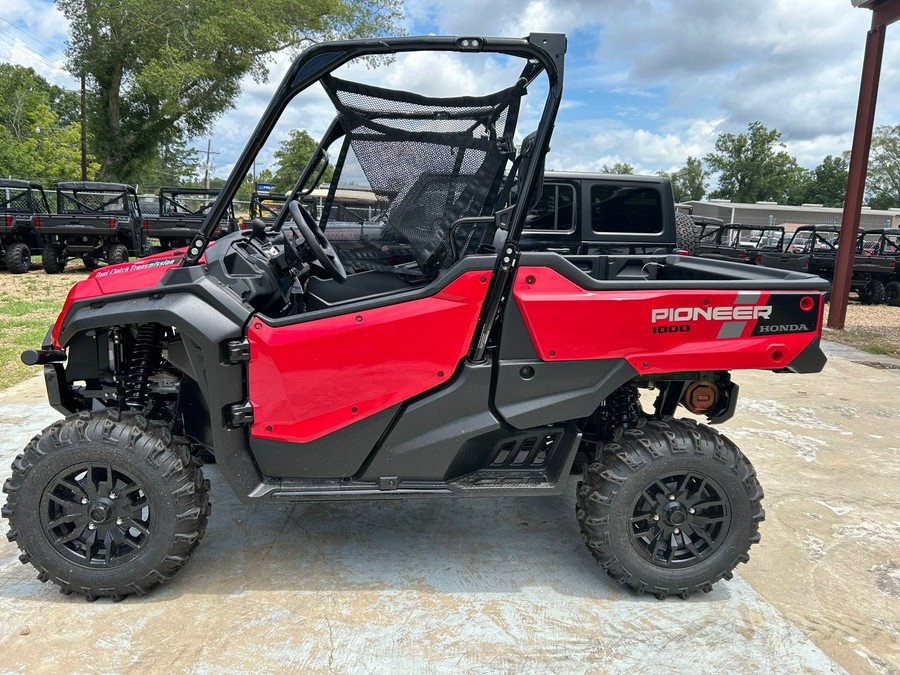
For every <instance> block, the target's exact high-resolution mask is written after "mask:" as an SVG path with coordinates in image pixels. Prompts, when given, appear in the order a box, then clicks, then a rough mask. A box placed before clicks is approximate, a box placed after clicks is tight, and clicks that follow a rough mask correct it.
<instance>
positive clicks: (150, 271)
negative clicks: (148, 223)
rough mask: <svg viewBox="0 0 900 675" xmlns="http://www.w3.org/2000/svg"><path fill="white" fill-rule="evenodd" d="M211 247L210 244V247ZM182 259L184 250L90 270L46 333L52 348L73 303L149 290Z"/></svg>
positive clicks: (58, 345)
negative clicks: (48, 334) (49, 330)
mask: <svg viewBox="0 0 900 675" xmlns="http://www.w3.org/2000/svg"><path fill="white" fill-rule="evenodd" d="M212 245H213V243H212V242H211V243H210V246H212ZM183 255H184V249H178V250H176V251H166V252H165V253H158V254H156V255H152V256H147V257H146V258H140V259H138V260H135V261H134V262H127V263H121V264H120V265H109V266H108V267H101V268H100V269H98V270H94V271H93V272H92V273H91V275H90V276H89V277H88V278H87V279H84V280H83V281H79V282H78V283H76V284H75V285H74V286H72V288H70V289H69V294H68V295H67V296H66V301H65V303H64V304H63V308H62V311H61V312H60V313H59V316H58V317H56V323H54V324H53V330H52V331H51V333H50V336H51V337H52V338H53V344H54V346H55V347H56V348H57V349H61V348H62V346H61V345H60V344H59V330H60V328H61V327H62V321H63V318H65V316H66V314H68V312H69V307H70V306H71V305H72V303H73V302H75V301H76V300H87V299H88V298H93V297H100V296H103V295H111V294H113V293H128V292H129V291H139V290H142V289H145V288H153V287H154V286H156V285H157V284H158V283H159V280H160V279H162V276H163V275H164V274H165V273H166V272H168V271H169V270H170V269H172V268H173V267H175V266H176V265H178V263H180V262H181V258H182V256H183ZM200 262H201V263H202V262H205V258H201V259H200Z"/></svg>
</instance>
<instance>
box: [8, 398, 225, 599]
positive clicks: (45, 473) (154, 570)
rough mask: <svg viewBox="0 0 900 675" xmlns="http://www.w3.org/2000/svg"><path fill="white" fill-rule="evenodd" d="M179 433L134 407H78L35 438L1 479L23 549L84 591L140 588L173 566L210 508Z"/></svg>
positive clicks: (69, 587)
mask: <svg viewBox="0 0 900 675" xmlns="http://www.w3.org/2000/svg"><path fill="white" fill-rule="evenodd" d="M197 464H198V462H195V461H193V460H192V459H191V456H190V451H189V449H188V446H187V444H186V443H185V442H184V440H183V439H179V438H177V437H173V436H172V435H171V434H170V433H169V432H168V430H166V429H165V428H163V427H160V426H156V425H154V424H153V423H151V422H148V421H147V420H146V419H145V418H143V417H140V416H138V415H134V414H119V413H116V412H106V411H103V412H95V413H87V412H84V413H79V414H77V415H73V416H71V417H68V418H66V419H65V420H62V421H60V422H57V423H55V424H53V425H51V426H50V427H48V428H47V429H45V430H44V431H43V432H42V433H41V434H40V435H38V436H36V437H35V438H33V439H32V441H31V442H30V443H29V444H28V446H27V447H26V448H25V452H24V454H22V455H19V456H18V457H17V458H16V460H15V461H14V462H13V466H12V469H13V474H12V477H11V478H9V479H8V480H7V481H6V483H5V484H4V486H3V492H5V493H7V494H8V495H9V496H8V498H7V503H6V505H5V506H4V507H3V510H2V515H3V517H4V518H7V519H9V527H10V529H9V534H8V535H7V537H8V538H9V540H10V541H15V542H16V544H17V545H18V546H19V548H20V549H21V550H22V555H21V556H19V559H20V560H21V561H22V562H23V563H31V564H32V565H33V566H34V567H35V568H36V569H37V570H38V579H39V580H40V581H52V582H54V583H55V584H57V585H58V586H59V587H60V590H61V591H62V592H63V593H65V594H69V593H79V594H82V595H85V596H87V598H88V599H89V600H93V599H96V598H98V597H104V596H106V597H111V598H113V599H117V600H118V599H122V598H123V597H125V596H126V595H129V594H132V593H137V594H143V593H146V592H147V591H149V590H150V589H151V588H153V587H154V586H156V585H157V584H159V583H162V582H164V581H166V580H167V579H169V578H170V577H171V576H172V575H173V574H175V572H177V571H178V570H179V569H180V568H181V566H182V565H184V563H185V562H187V559H188V557H189V556H190V554H191V552H192V551H193V550H194V548H195V547H196V546H197V543H198V541H199V540H200V538H201V537H202V536H203V533H204V531H205V529H206V520H207V516H208V514H209V499H208V497H207V493H208V489H209V486H208V482H207V481H205V480H203V474H202V472H201V471H200V469H199V468H198V466H197Z"/></svg>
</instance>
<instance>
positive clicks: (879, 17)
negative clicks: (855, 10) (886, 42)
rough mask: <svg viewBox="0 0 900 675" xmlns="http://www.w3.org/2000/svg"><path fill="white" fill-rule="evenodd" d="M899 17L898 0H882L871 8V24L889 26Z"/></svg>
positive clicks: (899, 4) (899, 6)
mask: <svg viewBox="0 0 900 675" xmlns="http://www.w3.org/2000/svg"><path fill="white" fill-rule="evenodd" d="M898 19H900V0H884V2H882V3H881V4H880V5H878V6H877V7H875V8H874V9H873V10H872V26H873V27H875V26H890V25H891V24H892V23H894V22H895V21H897V20H898Z"/></svg>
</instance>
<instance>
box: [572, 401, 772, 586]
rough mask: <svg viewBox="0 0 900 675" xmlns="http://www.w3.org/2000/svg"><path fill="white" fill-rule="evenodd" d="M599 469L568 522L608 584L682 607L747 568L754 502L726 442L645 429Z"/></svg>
mask: <svg viewBox="0 0 900 675" xmlns="http://www.w3.org/2000/svg"><path fill="white" fill-rule="evenodd" d="M598 459H599V461H595V462H593V463H592V464H590V465H589V466H588V468H587V470H586V471H585V475H584V480H583V482H581V483H580V484H579V488H578V506H577V516H578V522H579V524H580V526H581V533H582V536H583V538H584V540H585V543H586V544H587V546H588V549H589V550H590V551H591V554H592V555H593V556H594V558H595V559H596V560H597V562H598V563H600V565H601V567H603V568H604V569H605V570H606V572H607V574H609V576H611V577H612V578H613V579H615V580H616V581H618V582H619V583H621V584H624V585H626V586H628V587H630V588H631V589H633V590H635V591H637V592H638V593H644V592H647V593H653V594H654V595H656V596H657V597H659V598H664V597H666V596H668V595H670V594H677V595H680V596H681V597H687V596H688V595H689V594H691V593H694V592H697V591H709V590H711V589H712V584H714V583H715V582H716V581H718V580H719V579H730V578H731V577H732V570H733V569H734V568H735V567H736V566H737V564H738V563H741V562H747V560H748V559H749V556H748V554H747V552H748V550H749V549H750V546H751V545H753V544H755V543H756V542H758V541H759V531H758V527H759V522H760V521H761V520H763V518H764V517H765V515H764V512H763V509H762V506H761V500H762V496H763V493H762V488H761V487H760V485H759V483H758V482H757V480H756V473H755V471H754V470H753V467H752V466H751V465H750V462H748V461H747V459H746V458H745V457H744V456H743V454H741V452H740V450H738V449H737V447H736V446H735V445H734V443H732V442H731V441H730V440H728V439H727V438H726V437H725V436H723V435H721V434H719V433H718V432H716V431H714V430H713V429H710V428H709V427H706V426H704V425H701V424H697V423H695V422H693V421H691V420H673V419H666V420H659V419H651V420H648V421H646V423H643V421H642V424H641V425H640V426H639V427H638V428H635V429H627V430H625V431H623V432H622V433H621V435H620V437H619V438H617V439H616V441H615V442H613V443H607V444H606V445H604V446H603V447H602V448H601V451H600V453H599V458H598Z"/></svg>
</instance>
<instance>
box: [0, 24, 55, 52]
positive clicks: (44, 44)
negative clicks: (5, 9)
mask: <svg viewBox="0 0 900 675" xmlns="http://www.w3.org/2000/svg"><path fill="white" fill-rule="evenodd" d="M0 21H2V22H3V23H5V24H7V25H9V26H12V27H13V28H15V29H16V30H17V31H19V32H20V33H23V34H25V35H27V36H28V37H30V38H31V39H32V40H34V41H35V42H37V43H38V44H39V45H43V46H45V47H46V48H47V49H49V50H50V51H51V52H53V53H54V54H59V55H60V56H62V57H63V58H65V56H66V55H65V54H63V53H62V52H58V51H57V50H55V49H54V48H53V47H51V46H50V45H48V44H47V43H46V42H41V41H40V40H38V39H37V38H36V37H35V36H34V35H32V34H31V33H29V32H28V31H27V30H25V29H24V28H19V27H18V26H17V25H16V24H14V23H12V22H10V21H7V20H6V19H4V18H3V17H2V16H0Z"/></svg>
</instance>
